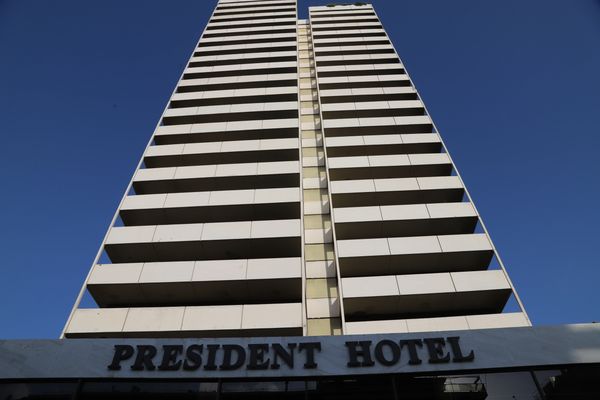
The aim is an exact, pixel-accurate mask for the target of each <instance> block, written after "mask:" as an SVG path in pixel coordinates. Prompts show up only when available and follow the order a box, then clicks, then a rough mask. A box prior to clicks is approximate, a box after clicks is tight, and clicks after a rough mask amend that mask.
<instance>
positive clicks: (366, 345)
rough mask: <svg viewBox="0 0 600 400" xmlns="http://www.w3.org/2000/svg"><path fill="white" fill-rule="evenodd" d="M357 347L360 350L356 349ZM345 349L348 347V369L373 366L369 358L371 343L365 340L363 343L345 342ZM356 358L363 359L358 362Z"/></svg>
mask: <svg viewBox="0 0 600 400" xmlns="http://www.w3.org/2000/svg"><path fill="white" fill-rule="evenodd" d="M358 346H360V347H361V349H360V350H359V349H358ZM346 347H348V358H349V359H350V361H348V364H347V365H348V366H349V367H372V366H373V365H375V363H374V362H373V359H372V358H371V341H370V340H365V341H363V342H346ZM358 357H361V358H362V359H363V361H362V362H360V361H358Z"/></svg>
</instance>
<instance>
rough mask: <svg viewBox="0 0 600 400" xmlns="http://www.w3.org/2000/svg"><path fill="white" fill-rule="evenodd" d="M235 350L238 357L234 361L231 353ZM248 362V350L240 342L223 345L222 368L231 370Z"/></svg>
mask: <svg viewBox="0 0 600 400" xmlns="http://www.w3.org/2000/svg"><path fill="white" fill-rule="evenodd" d="M234 350H235V352H236V353H237V359H236V360H235V362H234V363H232V362H231V354H232V352H233V351H234ZM245 362H246V350H244V348H243V347H242V346H240V345H239V344H224V345H223V362H222V363H221V366H220V367H219V368H220V369H224V370H231V369H238V368H239V367H241V366H242V365H244V363H245Z"/></svg>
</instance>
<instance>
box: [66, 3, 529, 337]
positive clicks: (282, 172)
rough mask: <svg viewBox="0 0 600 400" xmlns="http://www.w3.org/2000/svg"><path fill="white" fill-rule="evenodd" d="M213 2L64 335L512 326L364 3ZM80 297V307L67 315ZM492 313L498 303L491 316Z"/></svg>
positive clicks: (496, 276)
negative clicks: (84, 303) (300, 7)
mask: <svg viewBox="0 0 600 400" xmlns="http://www.w3.org/2000/svg"><path fill="white" fill-rule="evenodd" d="M359 4H361V3H357V5H337V6H322V7H311V8H310V9H309V19H308V20H298V15H297V8H296V1H295V0H219V2H218V4H217V6H216V8H215V10H214V12H213V14H212V16H211V18H210V20H209V23H208V24H207V26H206V29H205V30H204V32H203V34H202V36H201V38H200V40H199V42H198V45H197V47H196V48H195V49H194V51H193V54H192V55H191V57H190V60H189V62H188V64H187V67H186V69H185V70H184V71H183V74H182V76H181V79H180V80H179V82H178V84H177V86H176V88H175V91H174V92H173V94H172V96H171V98H170V100H169V102H168V105H167V108H166V109H165V111H164V113H163V115H162V117H161V119H160V122H159V124H158V126H157V127H156V130H155V131H154V133H153V135H152V137H151V140H150V142H149V144H148V146H147V148H146V150H145V152H144V155H143V157H142V160H141V161H140V163H139V166H138V168H137V170H136V171H135V173H134V175H133V178H132V180H131V182H130V184H129V186H128V188H127V190H126V193H125V196H124V197H123V199H122V201H121V203H120V205H119V207H118V209H117V212H116V214H115V218H114V220H113V222H112V223H111V226H110V228H109V230H108V232H107V234H106V237H105V239H104V240H103V242H102V244H101V247H100V250H99V252H98V255H97V257H96V259H95V261H94V263H93V265H92V267H91V269H90V273H89V275H88V277H87V279H86V281H85V283H84V285H83V288H82V291H81V294H80V296H79V298H78V299H77V301H76V304H75V306H74V308H73V311H72V313H71V315H70V317H69V319H68V321H67V323H66V326H65V329H64V332H63V336H64V337H67V338H81V337H92V338H110V337H119V338H123V337H125V338H127V337H132V338H134V337H222V336H234V337H244V336H314V335H321V336H322V335H342V334H379V333H411V332H433V331H452V330H469V329H486V328H503V327H520V326H529V325H531V324H530V322H529V319H528V317H527V314H526V312H525V310H524V309H523V306H522V304H521V302H520V300H519V298H518V296H517V294H516V292H515V289H514V287H513V285H512V283H511V281H510V279H509V277H508V275H507V273H506V270H505V268H504V266H503V264H502V261H501V260H500V258H499V256H498V254H497V251H496V249H495V248H494V245H493V242H492V240H491V238H490V236H489V234H488V232H487V230H486V229H485V226H484V225H483V223H482V221H481V218H480V216H479V214H478V212H477V210H476V208H475V206H474V205H473V202H472V200H471V198H470V196H469V194H468V191H467V190H466V188H465V185H464V183H463V181H462V179H461V178H460V175H459V173H458V171H457V170H456V167H455V165H454V163H453V161H452V159H451V157H450V155H449V154H448V152H447V151H446V148H445V146H444V144H443V141H442V138H441V137H440V135H439V133H438V130H437V128H436V127H435V124H434V123H433V121H432V119H431V118H430V116H429V114H428V112H427V110H426V108H425V105H424V104H423V102H422V99H421V98H420V97H419V94H418V93H417V91H416V89H415V87H414V85H413V84H412V81H411V80H410V77H409V76H408V74H407V73H406V70H405V68H404V65H403V64H402V62H401V60H400V58H399V57H398V54H397V53H396V51H395V49H394V47H393V45H392V43H391V42H390V40H389V38H388V36H387V34H386V32H385V30H384V29H383V27H382V25H381V22H380V21H379V18H378V17H377V14H376V13H375V10H374V9H373V7H372V6H371V5H359ZM86 292H87V293H89V294H90V295H91V296H92V298H93V299H94V301H95V302H96V304H97V305H98V307H97V308H83V307H81V306H80V304H81V300H82V298H83V296H84V295H85V294H86ZM507 304H508V306H507Z"/></svg>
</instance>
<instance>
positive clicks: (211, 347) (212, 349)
mask: <svg viewBox="0 0 600 400" xmlns="http://www.w3.org/2000/svg"><path fill="white" fill-rule="evenodd" d="M219 347H221V345H220V344H207V345H206V348H207V349H208V360H207V361H206V365H204V369H206V370H210V371H212V370H215V369H217V364H215V359H216V358H217V350H219Z"/></svg>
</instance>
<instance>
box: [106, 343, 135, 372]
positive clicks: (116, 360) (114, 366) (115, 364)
mask: <svg viewBox="0 0 600 400" xmlns="http://www.w3.org/2000/svg"><path fill="white" fill-rule="evenodd" d="M132 355H133V346H130V345H128V344H117V345H115V355H114V356H113V359H112V363H110V365H109V366H108V369H110V370H111V371H118V370H120V369H121V361H125V360H128V359H130V358H131V356H132Z"/></svg>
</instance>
